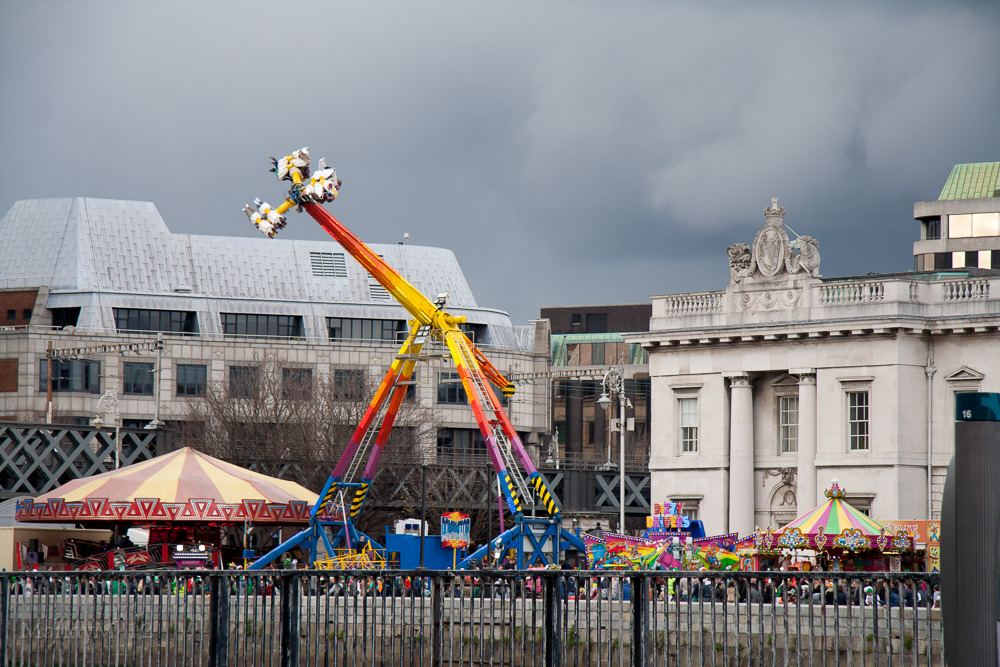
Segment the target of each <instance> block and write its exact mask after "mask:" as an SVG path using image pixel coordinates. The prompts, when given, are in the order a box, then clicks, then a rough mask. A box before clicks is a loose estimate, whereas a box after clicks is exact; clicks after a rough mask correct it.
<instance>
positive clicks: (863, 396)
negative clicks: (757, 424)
mask: <svg viewBox="0 0 1000 667" xmlns="http://www.w3.org/2000/svg"><path fill="white" fill-rule="evenodd" d="M869 398H870V397H869V392H868V390H852V391H847V392H845V406H846V410H847V413H846V415H845V417H846V419H845V424H846V429H847V433H846V439H847V447H848V449H849V450H850V451H852V452H857V451H867V450H868V449H869V448H870V446H871V422H870V414H869ZM698 401H699V398H698V397H697V396H685V397H681V398H678V399H677V442H678V443H679V448H680V451H681V453H684V454H690V453H695V452H697V451H698V444H699V421H700V414H699V411H698V408H699V404H698ZM777 440H778V450H779V452H780V453H782V454H789V453H794V452H797V451H799V398H798V396H779V397H778V433H777Z"/></svg>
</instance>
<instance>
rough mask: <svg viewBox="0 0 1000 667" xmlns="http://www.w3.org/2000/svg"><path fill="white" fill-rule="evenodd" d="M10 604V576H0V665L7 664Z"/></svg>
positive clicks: (5, 574) (4, 574)
mask: <svg viewBox="0 0 1000 667" xmlns="http://www.w3.org/2000/svg"><path fill="white" fill-rule="evenodd" d="M9 604H10V577H8V576H7V573H6V572H4V573H3V575H2V577H0V665H6V664H7V618H8V613H9V612H8V609H7V607H8V605H9Z"/></svg>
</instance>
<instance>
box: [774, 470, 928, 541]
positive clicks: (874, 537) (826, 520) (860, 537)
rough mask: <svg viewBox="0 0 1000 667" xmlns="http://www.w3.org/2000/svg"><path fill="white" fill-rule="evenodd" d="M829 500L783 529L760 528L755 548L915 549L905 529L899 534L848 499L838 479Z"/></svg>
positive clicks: (827, 493) (828, 497)
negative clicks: (867, 514)
mask: <svg viewBox="0 0 1000 667" xmlns="http://www.w3.org/2000/svg"><path fill="white" fill-rule="evenodd" d="M824 495H826V502H824V503H822V504H820V505H818V506H816V507H815V508H813V509H812V510H810V511H809V512H806V513H805V514H803V515H802V516H800V517H799V518H797V519H795V520H794V521H792V522H791V523H789V524H788V525H786V526H785V527H783V528H782V529H781V530H779V531H772V530H767V531H763V530H760V529H757V530H756V531H755V532H754V547H755V548H757V549H758V550H760V551H773V550H775V549H812V550H816V551H836V550H844V551H863V550H876V551H879V552H894V551H901V550H903V549H912V548H913V536H912V535H910V534H909V533H907V532H905V531H897V532H896V533H895V534H893V533H890V532H887V530H886V528H885V527H884V526H883V525H882V524H880V523H879V522H878V521H875V520H874V519H872V518H871V517H868V516H866V515H865V514H864V513H863V512H861V511H860V510H857V509H855V508H854V507H852V506H851V505H850V504H849V503H848V502H847V501H846V500H845V497H846V495H847V493H846V492H845V491H844V490H843V489H842V488H840V484H839V483H838V482H837V480H836V479H834V480H833V484H832V485H831V487H830V488H829V489H828V490H827V491H826V492H825V493H824Z"/></svg>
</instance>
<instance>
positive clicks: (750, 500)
mask: <svg viewBox="0 0 1000 667" xmlns="http://www.w3.org/2000/svg"><path fill="white" fill-rule="evenodd" d="M729 386H730V401H729V410H730V412H729V532H730V533H739V534H740V537H746V536H747V535H751V534H752V533H753V529H754V505H755V503H754V485H753V388H752V381H751V380H750V376H749V375H747V374H745V373H740V374H734V375H732V376H730V377H729Z"/></svg>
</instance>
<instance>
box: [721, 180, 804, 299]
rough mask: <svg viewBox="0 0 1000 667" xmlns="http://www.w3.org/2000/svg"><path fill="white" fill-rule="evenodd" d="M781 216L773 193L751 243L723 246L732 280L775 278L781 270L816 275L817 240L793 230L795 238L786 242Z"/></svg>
mask: <svg viewBox="0 0 1000 667" xmlns="http://www.w3.org/2000/svg"><path fill="white" fill-rule="evenodd" d="M784 217H785V209H784V207H782V206H778V198H777V197H772V198H771V205H770V206H768V207H767V208H765V209H764V226H763V227H761V228H760V229H759V230H757V234H756V235H755V236H754V239H753V245H752V246H750V245H747V244H746V243H734V244H732V245H731V246H729V247H728V248H727V249H726V251H727V253H728V254H729V276H730V280H731V282H733V283H739V282H742V281H743V280H744V279H747V278H757V277H762V278H774V277H775V276H778V275H779V274H781V273H788V274H795V273H804V274H807V275H810V276H818V275H819V261H820V257H819V241H817V240H816V239H814V238H812V237H811V236H799V235H798V234H796V239H795V240H794V241H791V242H789V240H788V234H787V233H786V232H785V225H784ZM767 300H768V299H765V301H767Z"/></svg>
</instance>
